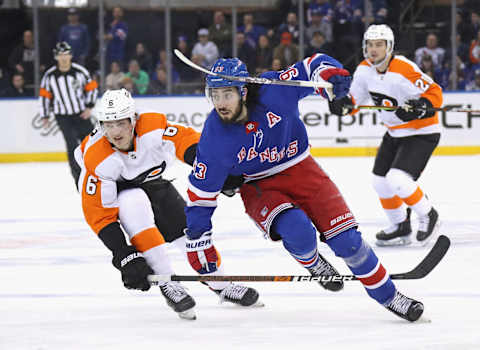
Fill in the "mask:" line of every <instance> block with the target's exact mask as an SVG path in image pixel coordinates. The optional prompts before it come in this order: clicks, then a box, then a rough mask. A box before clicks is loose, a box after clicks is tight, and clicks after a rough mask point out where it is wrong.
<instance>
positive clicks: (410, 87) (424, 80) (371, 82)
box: [350, 56, 443, 137]
mask: <svg viewBox="0 0 480 350" xmlns="http://www.w3.org/2000/svg"><path fill="white" fill-rule="evenodd" d="M350 94H351V96H352V97H353V99H354V101H355V104H356V105H362V104H366V103H368V102H369V101H370V100H371V101H373V103H374V104H375V105H377V106H378V105H381V106H402V105H404V104H405V102H406V101H407V100H409V99H418V98H420V97H424V98H426V99H428V100H429V101H430V102H431V103H432V105H433V107H441V106H442V103H443V97H442V88H441V87H440V86H439V85H438V84H437V83H435V82H434V81H433V80H432V78H430V77H429V76H428V75H427V74H425V73H423V72H422V71H421V70H420V68H418V66H417V65H416V64H415V63H414V62H412V61H410V60H409V59H407V58H405V57H404V56H394V57H393V59H392V60H391V62H390V64H389V66H388V70H387V71H386V72H385V73H383V74H380V73H378V72H377V70H376V68H375V67H372V66H370V65H369V64H368V63H367V61H365V60H364V61H363V62H362V63H360V64H359V65H358V67H357V69H356V70H355V73H354V74H353V80H352V85H351V87H350ZM377 115H379V116H380V118H381V120H382V122H383V123H384V124H385V126H386V127H387V128H388V132H389V133H390V135H391V136H393V137H403V136H409V135H418V134H431V133H436V132H440V125H439V123H438V112H437V113H435V115H434V116H432V117H430V118H424V119H416V120H412V121H408V122H405V121H403V120H401V119H400V118H398V117H397V116H396V114H395V111H385V110H379V111H378V112H377Z"/></svg>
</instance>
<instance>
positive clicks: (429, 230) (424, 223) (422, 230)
mask: <svg viewBox="0 0 480 350" xmlns="http://www.w3.org/2000/svg"><path fill="white" fill-rule="evenodd" d="M439 226H440V221H438V212H437V211H436V210H435V209H434V208H432V209H430V211H429V212H428V214H427V215H425V216H422V217H420V218H418V231H417V241H419V242H420V243H422V244H424V243H427V241H428V240H430V238H432V236H433V234H434V232H435V231H437V229H438V227H439Z"/></svg>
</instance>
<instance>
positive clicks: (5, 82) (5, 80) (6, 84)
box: [0, 67, 10, 91]
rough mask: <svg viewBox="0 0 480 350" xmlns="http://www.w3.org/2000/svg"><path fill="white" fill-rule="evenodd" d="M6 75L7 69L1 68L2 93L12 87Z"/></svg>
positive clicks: (0, 85)
mask: <svg viewBox="0 0 480 350" xmlns="http://www.w3.org/2000/svg"><path fill="white" fill-rule="evenodd" d="M5 73H6V71H5V69H3V68H1V67H0V91H4V90H5V89H7V88H8V87H9V86H10V82H9V81H8V74H5Z"/></svg>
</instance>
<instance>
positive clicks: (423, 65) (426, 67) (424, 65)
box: [419, 55, 435, 80]
mask: <svg viewBox="0 0 480 350" xmlns="http://www.w3.org/2000/svg"><path fill="white" fill-rule="evenodd" d="M419 68H420V70H421V71H422V72H424V73H425V74H427V75H428V76H429V77H430V78H432V79H433V80H435V68H434V67H433V61H432V56H430V55H424V56H423V57H422V61H421V62H420V66H419Z"/></svg>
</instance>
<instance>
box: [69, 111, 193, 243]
mask: <svg viewBox="0 0 480 350" xmlns="http://www.w3.org/2000/svg"><path fill="white" fill-rule="evenodd" d="M199 139H200V134H199V133H198V132H196V131H195V130H193V129H191V128H187V127H184V126H180V125H172V124H170V123H168V122H167V118H166V117H165V115H163V114H160V113H143V114H140V116H139V117H138V120H137V123H136V125H135V137H134V149H133V151H131V152H123V151H119V150H118V149H116V148H114V147H113V146H112V144H110V142H109V141H108V140H107V138H106V136H105V135H104V133H103V131H102V130H100V129H97V130H95V131H94V132H93V133H92V134H90V135H89V136H87V137H85V139H84V140H83V141H82V144H81V145H80V146H78V147H77V149H76V150H75V159H76V160H77V162H78V163H79V164H80V166H81V168H82V171H81V174H80V178H79V183H78V188H79V190H80V191H81V196H82V207H83V212H84V215H85V219H86V221H87V223H88V224H89V225H90V227H91V228H92V229H93V231H95V233H97V234H98V233H99V232H100V230H101V229H102V228H104V227H105V226H107V225H108V224H110V223H112V222H115V221H117V219H118V201H117V181H133V180H139V179H140V181H141V182H142V181H143V182H144V181H149V180H153V179H156V178H159V177H160V176H161V174H162V173H163V172H164V170H165V169H166V168H167V167H168V166H169V165H170V164H171V163H172V162H173V161H174V160H175V158H178V159H180V160H182V161H184V154H185V151H186V150H187V149H188V148H189V147H190V146H192V145H193V144H196V143H198V140H199Z"/></svg>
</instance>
